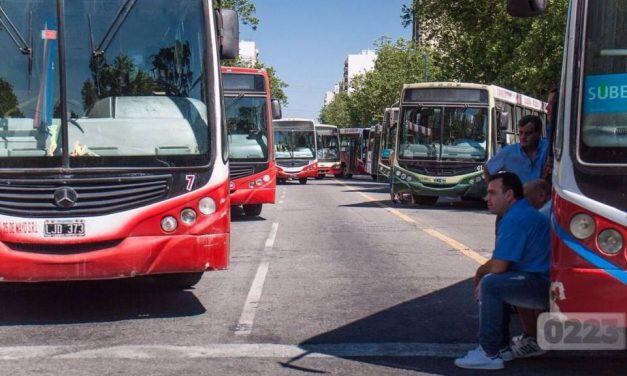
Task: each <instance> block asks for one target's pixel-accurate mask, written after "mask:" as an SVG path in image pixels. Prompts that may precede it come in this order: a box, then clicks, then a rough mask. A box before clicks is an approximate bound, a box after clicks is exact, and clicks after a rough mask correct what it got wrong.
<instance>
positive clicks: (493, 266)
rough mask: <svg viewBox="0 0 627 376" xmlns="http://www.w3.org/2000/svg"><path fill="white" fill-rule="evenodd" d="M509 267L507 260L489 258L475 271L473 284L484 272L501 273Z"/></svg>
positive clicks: (477, 281) (479, 279) (476, 282)
mask: <svg viewBox="0 0 627 376" xmlns="http://www.w3.org/2000/svg"><path fill="white" fill-rule="evenodd" d="M508 269H509V261H505V260H499V259H490V260H488V261H486V263H485V264H483V265H481V266H480V267H479V268H478V269H477V272H476V273H475V286H476V285H477V284H478V283H479V281H481V278H483V277H484V276H485V275H486V274H501V273H505V272H506V271H507V270H508Z"/></svg>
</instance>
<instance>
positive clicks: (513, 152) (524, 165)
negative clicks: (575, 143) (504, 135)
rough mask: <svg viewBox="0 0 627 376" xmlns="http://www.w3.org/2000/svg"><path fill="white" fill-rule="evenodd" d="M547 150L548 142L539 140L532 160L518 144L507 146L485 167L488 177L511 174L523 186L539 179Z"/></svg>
mask: <svg viewBox="0 0 627 376" xmlns="http://www.w3.org/2000/svg"><path fill="white" fill-rule="evenodd" d="M548 150H549V143H548V141H547V140H546V139H541V140H540V141H539V142H538V150H537V152H536V155H535V158H534V159H533V160H532V159H531V158H529V156H528V155H527V153H525V151H524V150H523V149H522V147H521V146H520V144H519V143H516V144H512V145H508V146H506V147H504V148H502V149H501V150H499V151H498V153H496V155H494V156H493V157H492V158H490V160H489V161H488V163H487V164H486V167H487V169H488V173H489V174H490V175H494V174H496V173H497V172H499V171H509V172H513V173H514V174H516V175H517V176H518V178H519V179H520V181H521V182H522V183H523V184H525V183H526V182H528V181H531V180H536V179H540V177H541V176H542V169H543V168H544V164H545V162H546V158H547V155H548Z"/></svg>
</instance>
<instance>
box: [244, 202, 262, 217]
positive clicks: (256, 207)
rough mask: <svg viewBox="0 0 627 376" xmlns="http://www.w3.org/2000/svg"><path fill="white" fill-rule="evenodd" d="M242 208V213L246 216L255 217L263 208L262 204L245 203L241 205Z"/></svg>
mask: <svg viewBox="0 0 627 376" xmlns="http://www.w3.org/2000/svg"><path fill="white" fill-rule="evenodd" d="M242 208H243V209H244V214H246V216H247V217H256V216H258V215H259V214H261V209H262V208H263V205H262V204H247V205H242Z"/></svg>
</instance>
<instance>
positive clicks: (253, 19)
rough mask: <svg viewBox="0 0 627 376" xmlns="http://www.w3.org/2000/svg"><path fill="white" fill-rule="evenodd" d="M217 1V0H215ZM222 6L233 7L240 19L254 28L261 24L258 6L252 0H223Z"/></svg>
mask: <svg viewBox="0 0 627 376" xmlns="http://www.w3.org/2000/svg"><path fill="white" fill-rule="evenodd" d="M214 3H215V1H214ZM222 8H225V9H233V10H235V11H236V12H237V13H238V14H239V19H240V21H242V23H243V24H244V25H249V26H250V27H251V28H252V29H253V30H257V26H259V18H257V14H256V12H257V8H255V4H254V3H253V2H252V1H250V0H222Z"/></svg>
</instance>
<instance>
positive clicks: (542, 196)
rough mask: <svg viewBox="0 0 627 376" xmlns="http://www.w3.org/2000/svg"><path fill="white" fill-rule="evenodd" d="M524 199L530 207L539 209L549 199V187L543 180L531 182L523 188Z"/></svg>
mask: <svg viewBox="0 0 627 376" xmlns="http://www.w3.org/2000/svg"><path fill="white" fill-rule="evenodd" d="M523 191H524V193H525V198H526V199H527V201H529V202H530V203H531V205H532V206H533V207H534V208H536V209H540V208H541V207H542V205H544V204H545V203H546V202H547V201H549V200H550V199H551V185H550V184H549V183H547V181H546V180H544V179H537V180H531V181H528V182H526V183H525V185H524V186H523Z"/></svg>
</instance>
